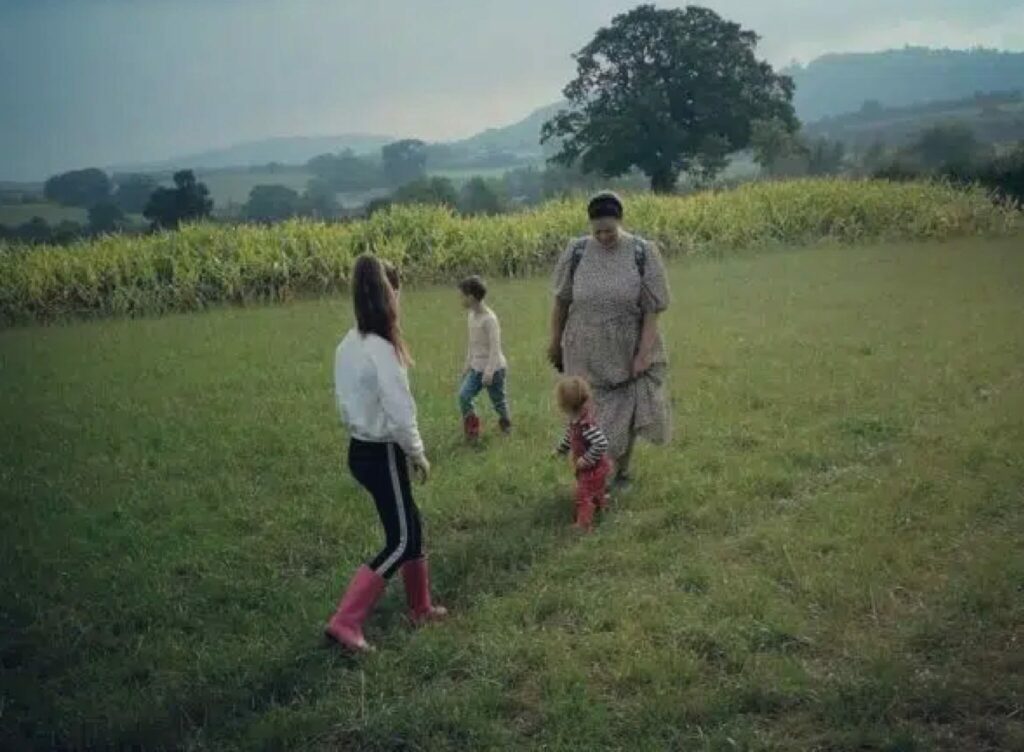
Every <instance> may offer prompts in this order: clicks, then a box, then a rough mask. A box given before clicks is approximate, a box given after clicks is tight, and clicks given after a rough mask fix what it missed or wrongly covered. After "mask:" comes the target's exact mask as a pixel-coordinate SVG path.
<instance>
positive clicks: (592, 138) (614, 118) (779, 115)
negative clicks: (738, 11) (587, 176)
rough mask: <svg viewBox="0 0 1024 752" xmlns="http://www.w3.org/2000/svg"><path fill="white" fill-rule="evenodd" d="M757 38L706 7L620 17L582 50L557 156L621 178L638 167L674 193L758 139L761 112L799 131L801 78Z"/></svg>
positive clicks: (550, 135) (548, 134) (644, 10)
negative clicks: (685, 176)
mask: <svg viewBox="0 0 1024 752" xmlns="http://www.w3.org/2000/svg"><path fill="white" fill-rule="evenodd" d="M757 42H758V36H757V34H755V33H754V32H752V31H748V30H746V29H742V28H741V27H740V26H739V25H738V24H736V23H732V22H731V21H726V20H725V19H723V18H722V17H721V16H719V15H718V14H717V13H715V12H714V11H712V10H709V9H707V8H700V7H694V6H691V7H688V8H686V9H684V10H680V9H666V10H659V9H657V8H655V7H654V6H653V5H641V6H639V7H638V8H636V9H634V10H632V11H630V12H628V13H625V14H622V15H619V16H616V17H615V18H614V19H613V20H612V24H611V26H610V27H607V28H603V29H600V30H599V31H598V32H597V34H596V35H595V37H594V39H593V40H592V41H591V42H590V43H589V44H588V45H587V46H586V47H584V48H583V49H582V50H580V51H579V52H578V53H576V55H574V58H575V60H576V66H577V76H576V79H575V80H574V81H572V82H571V83H570V84H569V85H568V86H566V88H565V90H564V92H563V93H564V95H565V98H566V100H567V101H568V104H569V106H568V108H567V109H564V110H562V111H560V112H559V113H558V114H557V115H555V117H554V118H552V119H551V120H549V121H548V122H547V123H545V124H544V128H543V131H542V141H543V142H547V141H552V140H555V141H558V142H560V145H561V146H560V149H559V151H558V152H557V153H556V154H555V156H554V157H552V161H554V162H556V163H559V164H563V165H572V164H576V163H579V165H580V166H581V167H582V169H583V170H584V171H585V172H596V173H600V174H602V175H604V176H605V177H616V176H619V175H624V174H626V173H628V172H629V171H630V170H631V169H633V168H637V169H639V170H640V171H642V172H643V173H644V174H645V175H646V176H647V177H648V178H649V179H650V182H651V188H652V189H653V190H655V191H659V192H669V191H671V190H673V189H674V188H675V185H676V181H677V180H678V179H679V176H680V175H681V174H682V173H684V172H693V173H695V174H697V175H698V176H699V177H700V178H701V179H707V178H709V177H711V176H713V175H714V173H715V172H717V170H719V169H721V167H722V166H723V165H724V162H725V160H724V159H723V156H724V154H725V153H726V152H728V151H737V150H740V149H744V148H746V147H747V146H748V144H749V143H750V126H751V122H753V121H755V120H773V119H774V120H778V121H779V122H782V123H785V124H786V125H787V127H789V128H792V129H796V127H797V122H796V116H795V115H794V113H793V106H792V99H793V82H792V81H791V80H790V79H789V78H788V77H787V76H783V75H779V74H777V73H776V72H775V71H774V70H773V69H772V67H771V65H769V64H768V63H766V62H764V61H761V60H758V59H757V57H756V56H755V48H756V46H757Z"/></svg>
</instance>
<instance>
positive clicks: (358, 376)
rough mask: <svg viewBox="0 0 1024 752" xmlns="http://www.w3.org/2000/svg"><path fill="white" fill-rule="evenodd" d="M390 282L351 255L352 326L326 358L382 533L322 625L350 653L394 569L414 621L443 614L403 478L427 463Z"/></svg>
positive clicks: (377, 265)
mask: <svg viewBox="0 0 1024 752" xmlns="http://www.w3.org/2000/svg"><path fill="white" fill-rule="evenodd" d="M388 272H391V274H389V273H388ZM389 276H391V278H392V279H393V280H394V282H393V283H389V281H388V277H389ZM397 280H398V278H397V275H394V274H393V270H391V269H388V270H386V269H385V267H384V265H383V264H382V263H381V261H380V260H378V259H377V258H375V257H373V256H369V255H363V256H360V257H359V258H358V259H357V260H356V263H355V267H354V268H353V271H352V297H353V302H354V304H355V313H356V327H355V328H354V329H352V330H351V331H350V332H349V333H348V334H346V335H345V338H344V339H343V340H342V341H341V344H339V345H338V349H337V351H336V352H335V355H334V391H335V397H336V399H337V403H338V410H339V412H340V413H341V420H342V422H343V423H344V424H345V426H346V428H347V429H348V432H349V437H350V443H349V453H348V466H349V470H351V472H352V475H353V476H354V477H355V479H356V480H357V481H358V482H359V483H360V484H361V485H362V486H363V487H364V488H365V489H366V490H367V491H369V492H370V494H371V495H372V496H373V500H374V503H375V504H376V505H377V514H378V515H379V516H380V521H381V524H382V525H383V526H384V535H385V543H384V548H383V549H382V550H381V551H380V553H378V554H377V555H376V556H375V557H374V558H373V559H372V560H370V561H369V562H368V563H367V564H364V565H362V566H361V567H359V569H358V570H357V571H356V573H355V576H354V577H353V578H352V581H351V583H350V584H349V586H348V589H347V590H346V591H345V595H344V596H343V597H342V599H341V602H340V603H339V604H338V608H337V611H336V612H335V613H334V616H332V617H331V619H330V621H329V622H328V623H327V627H326V629H325V631H326V633H327V635H328V636H329V637H331V638H332V639H334V640H336V641H337V642H339V643H340V644H341V645H344V646H345V647H347V648H349V649H351V650H354V651H357V652H363V651H367V650H370V649H371V648H370V646H369V645H368V644H367V642H366V639H365V638H364V637H363V623H364V622H365V621H366V618H367V617H368V616H369V614H370V611H372V610H373V607H374V605H375V604H376V602H377V600H378V599H379V598H380V596H381V595H382V594H383V592H384V589H385V587H386V586H387V581H388V580H389V579H390V578H391V576H392V575H393V574H394V573H395V571H396V570H398V569H399V568H401V570H402V579H403V580H404V581H405V590H406V595H407V598H408V604H409V616H410V618H411V620H412V621H413V623H414V624H421V623H423V622H425V621H428V620H432V619H438V618H442V617H444V616H445V614H446V613H447V612H446V611H445V609H443V608H441V607H439V606H435V605H433V603H431V599H430V577H429V573H428V569H427V560H426V558H425V557H424V555H423V542H422V537H421V528H420V514H419V510H418V509H417V508H416V503H415V502H414V501H413V496H412V485H411V484H410V482H409V467H410V465H411V466H412V468H413V469H414V470H415V471H416V472H417V474H418V475H419V476H420V479H421V480H422V481H426V480H427V478H428V477H429V475H430V463H429V462H428V461H427V456H426V453H425V452H424V448H423V440H422V439H421V438H420V432H419V429H418V428H417V424H416V403H415V402H414V401H413V398H412V394H411V393H410V391H409V379H408V375H407V372H406V369H407V367H408V365H409V363H410V358H409V353H408V350H407V349H406V346H405V343H404V341H403V340H402V331H401V327H400V326H399V320H398V292H397V289H396V288H397Z"/></svg>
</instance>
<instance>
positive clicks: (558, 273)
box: [554, 240, 579, 305]
mask: <svg viewBox="0 0 1024 752" xmlns="http://www.w3.org/2000/svg"><path fill="white" fill-rule="evenodd" d="M578 242H579V241H578V240H570V241H569V245H568V246H566V248H565V250H564V251H562V255H561V256H559V257H558V263H557V264H555V276H554V288H555V298H556V299H557V300H558V301H559V302H561V303H565V304H567V305H568V304H569V303H572V283H573V280H572V253H573V248H575V247H576V244H577V243H578Z"/></svg>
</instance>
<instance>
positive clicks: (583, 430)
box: [558, 415, 608, 467]
mask: <svg viewBox="0 0 1024 752" xmlns="http://www.w3.org/2000/svg"><path fill="white" fill-rule="evenodd" d="M570 451H572V455H573V459H577V460H578V459H580V458H582V459H583V461H584V462H585V464H586V466H587V467H594V466H595V465H597V463H599V462H600V461H601V458H602V457H604V455H605V454H606V453H607V452H608V437H607V436H605V435H604V431H602V430H601V429H600V428H598V426H597V424H596V423H595V422H594V421H593V420H592V419H591V418H590V416H589V415H584V416H582V417H581V418H580V419H579V420H574V421H571V422H570V423H569V425H568V426H567V427H566V429H565V435H564V436H563V437H562V440H561V441H560V442H559V443H558V453H559V454H568V453H569V452H570Z"/></svg>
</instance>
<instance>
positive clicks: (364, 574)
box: [324, 564, 387, 653]
mask: <svg viewBox="0 0 1024 752" xmlns="http://www.w3.org/2000/svg"><path fill="white" fill-rule="evenodd" d="M385 587H387V580H385V579H384V578H383V577H381V576H380V575H379V574H377V573H376V572H374V571H373V570H372V569H370V568H369V567H368V566H366V565H365V564H364V565H363V566H361V567H359V569H357V570H356V573H355V576H354V577H353V578H352V582H350V583H349V586H348V590H346V591H345V595H344V596H343V597H342V599H341V603H339V604H338V609H337V611H335V612H334V616H332V617H331V619H330V621H329V622H327V626H326V627H325V628H324V633H325V634H326V635H327V636H328V637H330V638H331V639H332V640H335V641H337V642H338V643H340V644H341V645H343V646H344V647H346V648H348V649H349V650H352V651H354V652H356V653H366V652H369V651H370V650H373V648H372V647H370V645H369V644H368V643H367V642H366V638H365V637H363V622H365V621H366V617H368V616H369V615H370V611H372V610H373V607H374V605H375V604H376V603H377V600H378V599H379V598H380V596H381V595H382V594H383V593H384V588H385Z"/></svg>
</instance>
